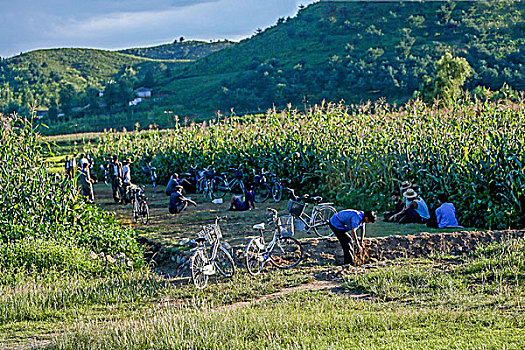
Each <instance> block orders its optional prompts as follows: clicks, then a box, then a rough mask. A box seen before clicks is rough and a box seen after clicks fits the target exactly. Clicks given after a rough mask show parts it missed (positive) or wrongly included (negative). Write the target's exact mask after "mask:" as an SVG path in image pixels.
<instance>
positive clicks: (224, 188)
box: [212, 167, 246, 198]
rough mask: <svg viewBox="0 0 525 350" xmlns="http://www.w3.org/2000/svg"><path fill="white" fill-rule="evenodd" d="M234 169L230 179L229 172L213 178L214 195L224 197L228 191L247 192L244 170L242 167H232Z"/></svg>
mask: <svg viewBox="0 0 525 350" xmlns="http://www.w3.org/2000/svg"><path fill="white" fill-rule="evenodd" d="M230 170H232V171H233V177H232V178H231V179H228V173H226V172H224V173H221V175H217V176H215V177H214V179H213V191H212V197H214V198H222V197H224V196H225V195H226V193H227V192H230V193H232V194H242V195H243V196H244V195H245V194H246V188H245V186H244V182H243V177H244V174H243V171H242V169H241V167H239V168H237V169H235V168H230Z"/></svg>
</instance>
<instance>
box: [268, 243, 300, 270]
mask: <svg viewBox="0 0 525 350" xmlns="http://www.w3.org/2000/svg"><path fill="white" fill-rule="evenodd" d="M302 258H303V247H302V246H301V243H299V241H298V240H296V239H295V238H293V237H281V238H279V239H278V240H277V242H276V243H275V245H274V246H273V249H272V251H271V252H270V261H271V263H272V264H273V265H274V266H276V267H278V268H280V269H289V268H291V267H294V266H296V265H297V264H299V262H300V261H301V259H302Z"/></svg>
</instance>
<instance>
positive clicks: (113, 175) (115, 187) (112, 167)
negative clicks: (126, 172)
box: [109, 155, 122, 203]
mask: <svg viewBox="0 0 525 350" xmlns="http://www.w3.org/2000/svg"><path fill="white" fill-rule="evenodd" d="M109 176H110V179H111V189H112V191H113V200H114V201H115V203H120V194H121V192H122V190H121V187H122V164H121V163H120V162H119V160H118V157H117V155H113V157H112V160H111V163H110V164H109Z"/></svg>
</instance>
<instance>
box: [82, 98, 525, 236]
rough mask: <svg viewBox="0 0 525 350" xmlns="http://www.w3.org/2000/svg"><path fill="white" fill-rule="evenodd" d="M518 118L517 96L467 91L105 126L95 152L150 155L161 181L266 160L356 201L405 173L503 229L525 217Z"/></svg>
mask: <svg viewBox="0 0 525 350" xmlns="http://www.w3.org/2000/svg"><path fill="white" fill-rule="evenodd" d="M524 122H525V113H524V103H523V101H521V102H519V103H515V102H512V101H506V100H501V101H496V102H480V101H478V100H473V99H471V98H470V97H468V96H467V97H465V98H464V100H461V101H458V102H456V103H455V104H453V105H451V106H449V107H447V108H439V107H438V106H437V105H436V106H427V105H425V104H424V103H422V102H420V101H411V102H409V103H408V104H406V105H403V106H390V105H388V104H386V103H384V102H383V101H379V102H377V103H375V104H371V103H367V104H364V105H359V106H345V105H343V104H323V105H321V106H316V107H314V108H311V109H310V110H309V111H308V112H307V113H299V112H298V111H296V110H292V109H287V110H284V111H281V112H278V111H275V110H270V111H268V113H267V114H266V115H253V116H243V117H238V116H234V115H232V116H229V117H220V118H218V119H215V120H211V121H208V122H204V123H202V124H191V125H190V126H186V127H181V126H176V127H175V128H174V129H170V130H143V131H132V132H125V133H115V132H110V133H108V134H106V135H105V137H104V138H103V140H102V141H101V142H100V143H99V144H97V145H94V146H92V147H93V148H92V150H93V151H94V152H95V153H96V154H98V155H99V156H100V157H102V156H105V155H106V154H119V155H121V156H122V157H128V156H129V157H132V158H134V159H135V160H136V162H135V166H140V165H142V164H143V163H144V162H145V161H146V160H147V161H149V160H152V162H153V164H154V166H156V167H157V169H158V172H159V176H160V178H161V179H164V180H167V178H168V177H169V175H170V173H171V172H172V171H185V169H187V167H188V166H190V165H193V166H207V165H214V166H215V167H216V168H217V169H219V170H228V168H230V167H236V166H238V165H243V166H245V167H246V168H248V169H250V168H255V169H260V168H266V169H270V170H272V171H274V172H276V173H277V174H279V176H281V177H287V178H290V179H292V181H293V183H292V185H293V186H295V187H300V188H302V190H303V191H315V192H317V193H320V194H323V195H325V196H328V197H332V199H335V200H337V201H338V202H339V204H341V205H343V206H351V207H357V208H376V209H380V208H381V207H382V206H384V204H385V203H386V202H387V200H388V197H389V193H390V192H391V191H392V190H393V189H394V188H396V187H397V186H398V184H399V181H401V180H410V181H412V182H414V183H416V184H418V186H419V188H420V190H421V195H422V197H423V198H424V199H426V201H427V202H428V203H429V204H430V205H431V206H435V205H437V203H436V202H435V196H436V195H437V193H438V192H441V191H443V192H447V193H449V194H450V199H451V201H452V202H453V203H454V204H455V206H456V211H457V215H458V217H459V219H460V222H461V223H462V224H463V225H469V226H475V227H480V228H481V227H487V228H507V227H518V226H520V227H522V226H523V225H524V224H525V194H524V188H525V187H524V186H525V158H524V154H523V152H522V147H523V143H524V135H525V129H524V128H523V124H524ZM137 169H139V168H137Z"/></svg>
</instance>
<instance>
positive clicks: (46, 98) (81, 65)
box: [0, 49, 181, 113]
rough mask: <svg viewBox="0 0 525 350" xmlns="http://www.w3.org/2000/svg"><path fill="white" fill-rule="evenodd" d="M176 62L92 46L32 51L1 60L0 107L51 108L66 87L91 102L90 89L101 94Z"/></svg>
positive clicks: (167, 67) (174, 64)
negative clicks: (112, 85) (109, 87)
mask: <svg viewBox="0 0 525 350" xmlns="http://www.w3.org/2000/svg"><path fill="white" fill-rule="evenodd" d="M177 64H181V63H177V62H168V61H160V60H155V61H154V60H150V59H146V58H140V57H135V56H131V55H125V54H122V53H118V52H111V51H103V50H93V49H51V50H38V51H32V52H28V53H24V54H21V55H19V56H15V57H12V58H9V59H4V60H2V61H1V62H0V107H1V108H2V110H3V111H4V113H9V112H12V111H14V110H17V109H18V110H19V111H20V109H24V107H26V106H27V104H31V105H33V104H36V106H37V107H39V108H50V107H52V106H53V104H56V103H57V102H61V101H60V100H61V98H62V96H61V95H60V93H61V91H64V89H65V88H66V87H67V88H68V89H69V90H70V91H69V92H71V94H73V95H76V96H73V97H75V98H76V100H77V101H75V102H76V104H77V105H82V103H88V102H86V101H84V97H85V96H81V95H84V94H85V93H86V92H88V91H91V90H89V89H92V90H93V89H94V90H95V93H98V89H99V88H101V87H103V86H104V85H106V84H107V83H108V82H110V81H112V80H117V79H119V78H122V77H126V78H133V77H134V78H143V77H145V75H146V73H147V72H148V71H152V70H157V71H165V70H167V69H170V68H172V67H173V66H176V65H177ZM90 93H91V94H93V91H91V92H90ZM64 94H65V92H64ZM89 97H90V98H92V97H94V96H89ZM62 102H63V101H62Z"/></svg>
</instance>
